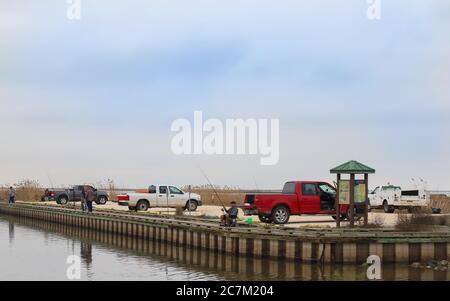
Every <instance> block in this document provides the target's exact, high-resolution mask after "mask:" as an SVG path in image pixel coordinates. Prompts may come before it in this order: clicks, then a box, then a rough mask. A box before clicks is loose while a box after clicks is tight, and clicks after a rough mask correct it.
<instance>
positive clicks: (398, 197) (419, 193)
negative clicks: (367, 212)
mask: <svg viewBox="0 0 450 301" xmlns="http://www.w3.org/2000/svg"><path fill="white" fill-rule="evenodd" d="M369 200H370V207H371V208H382V209H383V210H384V212H385V213H393V212H394V211H395V209H408V210H412V209H413V208H420V207H426V206H428V204H429V203H430V194H429V193H428V192H427V191H426V190H425V189H414V190H402V188H401V187H399V186H394V185H385V186H378V187H376V188H375V189H374V190H373V191H372V192H371V193H370V194H369Z"/></svg>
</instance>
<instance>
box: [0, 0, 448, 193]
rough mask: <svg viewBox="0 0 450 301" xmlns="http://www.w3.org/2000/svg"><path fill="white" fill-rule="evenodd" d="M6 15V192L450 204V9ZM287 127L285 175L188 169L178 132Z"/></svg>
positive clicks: (3, 2)
mask: <svg viewBox="0 0 450 301" xmlns="http://www.w3.org/2000/svg"><path fill="white" fill-rule="evenodd" d="M380 3H381V15H380V16H381V19H379V20H369V19H368V18H367V14H366V11H367V8H368V6H369V5H368V3H367V1H366V0H316V1H300V0H297V1H294V0H286V1H279V0H244V1H242V0H239V1H238V0H228V1H219V0H208V1H207V0H195V1H194V0H170V1H167V0H164V1H163V0H156V1H144V0H129V1H116V0H108V1H106V0H81V18H80V19H79V20H70V19H68V18H67V8H68V4H67V3H66V1H62V0H41V1H32V0H0V41H1V42H0V128H1V130H2V131H1V135H2V141H3V143H2V144H1V147H0V184H11V183H16V182H18V181H20V180H22V179H34V180H38V181H39V182H40V183H41V184H42V185H43V186H50V185H51V183H50V182H52V184H53V186H60V185H71V184H80V183H83V184H84V183H97V182H100V181H103V180H105V179H108V178H109V179H113V180H114V181H115V183H116V185H117V186H121V187H124V188H126V187H133V188H134V187H145V186H148V185H150V184H151V183H170V184H176V185H187V184H192V185H197V184H205V183H206V180H205V178H204V176H203V175H202V173H201V172H200V168H202V169H203V170H204V171H205V173H206V174H207V175H208V177H209V178H210V179H211V181H212V182H213V183H214V184H215V185H228V186H234V187H237V186H239V187H241V188H249V189H253V188H256V187H258V188H270V189H273V188H280V187H281V186H282V184H283V183H284V182H285V181H287V180H324V181H329V182H332V181H333V180H334V177H333V176H332V175H331V174H330V172H329V170H330V169H331V168H333V167H335V166H337V165H339V164H341V163H343V162H346V161H348V160H358V161H360V162H362V163H365V164H367V165H369V166H371V167H373V168H375V169H376V174H375V175H373V176H371V178H370V186H376V185H382V184H386V183H388V182H390V183H392V184H396V185H402V186H403V187H406V186H408V187H409V186H410V185H411V184H412V182H411V178H415V179H425V180H426V181H427V183H428V188H429V189H441V190H444V189H446V190H450V172H449V171H450V159H449V157H450V139H449V138H450V39H449V38H448V37H449V36H450V3H449V2H448V1H445V0H442V1H441V0H429V1H421V0H397V1H386V0H381V2H380ZM194 111H202V112H203V115H204V118H205V119H207V118H217V119H220V120H225V119H227V118H243V119H247V118H252V119H259V118H276V119H279V122H280V145H279V150H280V159H279V162H278V164H276V165H273V166H261V164H260V156H258V155H256V156H255V155H209V156H208V155H175V154H174V153H173V152H172V150H171V140H172V138H173V136H174V133H173V132H172V131H171V124H172V122H173V121H174V120H176V119H179V118H185V119H189V120H193V116H194Z"/></svg>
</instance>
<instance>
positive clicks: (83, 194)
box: [81, 186, 88, 212]
mask: <svg viewBox="0 0 450 301" xmlns="http://www.w3.org/2000/svg"><path fill="white" fill-rule="evenodd" d="M87 189H88V187H87V186H83V187H82V189H81V211H83V212H86V211H87V209H88V207H87Z"/></svg>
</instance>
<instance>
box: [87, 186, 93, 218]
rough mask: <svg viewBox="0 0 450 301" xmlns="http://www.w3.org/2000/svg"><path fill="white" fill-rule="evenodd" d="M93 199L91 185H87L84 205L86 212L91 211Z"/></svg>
mask: <svg viewBox="0 0 450 301" xmlns="http://www.w3.org/2000/svg"><path fill="white" fill-rule="evenodd" d="M94 200H95V194H94V190H93V189H92V188H91V187H88V189H87V191H86V205H87V207H88V212H92V209H93V208H92V202H94Z"/></svg>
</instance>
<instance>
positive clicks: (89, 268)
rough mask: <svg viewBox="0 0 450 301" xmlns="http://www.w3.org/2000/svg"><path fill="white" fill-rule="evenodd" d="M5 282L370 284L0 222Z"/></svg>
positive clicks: (404, 274)
mask: <svg viewBox="0 0 450 301" xmlns="http://www.w3.org/2000/svg"><path fill="white" fill-rule="evenodd" d="M0 244H1V245H0V280H68V279H67V277H66V270H67V268H68V267H69V264H67V263H66V260H67V258H68V256H70V255H77V256H79V257H80V258H81V261H82V262H81V266H82V271H81V280H183V281H184V280H365V275H366V269H365V268H364V267H362V266H349V265H345V266H342V265H339V266H324V267H320V266H318V265H309V264H299V263H293V262H290V261H275V260H260V259H244V258H239V257H235V256H225V255H221V254H215V253H211V252H205V251H199V250H196V249H189V248H183V247H177V246H174V245H170V244H159V243H152V242H148V241H143V240H140V239H130V238H127V237H124V236H117V235H109V234H102V233H99V232H94V231H86V230H84V231H83V230H82V229H79V228H74V227H65V226H61V225H56V224H51V223H45V222H37V221H29V220H25V219H20V220H19V219H18V218H11V217H1V216H0ZM383 278H384V280H447V279H450V277H449V275H448V272H437V271H433V270H417V269H412V268H409V267H408V266H384V267H383Z"/></svg>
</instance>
